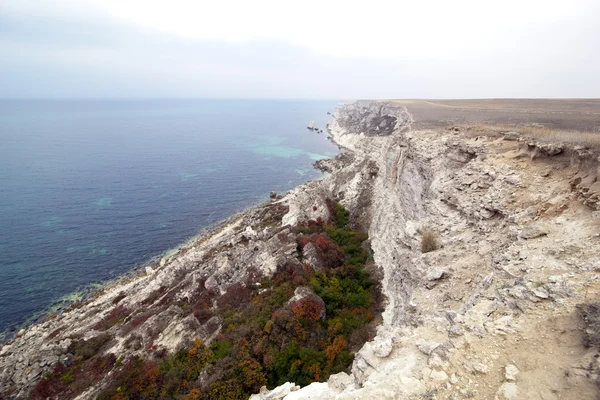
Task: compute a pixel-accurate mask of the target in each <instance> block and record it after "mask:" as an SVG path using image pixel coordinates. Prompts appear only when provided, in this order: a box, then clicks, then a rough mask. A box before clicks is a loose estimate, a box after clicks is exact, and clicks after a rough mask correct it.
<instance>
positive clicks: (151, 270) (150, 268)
mask: <svg viewBox="0 0 600 400" xmlns="http://www.w3.org/2000/svg"><path fill="white" fill-rule="evenodd" d="M153 273H154V270H153V269H152V267H146V275H152V274H153Z"/></svg>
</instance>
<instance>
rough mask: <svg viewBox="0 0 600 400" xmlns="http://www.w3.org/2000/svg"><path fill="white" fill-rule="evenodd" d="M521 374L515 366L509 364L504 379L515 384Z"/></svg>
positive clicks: (505, 369)
mask: <svg viewBox="0 0 600 400" xmlns="http://www.w3.org/2000/svg"><path fill="white" fill-rule="evenodd" d="M519 372H521V371H519V369H518V368H517V367H516V366H515V365H513V364H508V365H507V366H506V367H504V379H506V380H507V381H511V382H514V381H516V380H517V375H519Z"/></svg>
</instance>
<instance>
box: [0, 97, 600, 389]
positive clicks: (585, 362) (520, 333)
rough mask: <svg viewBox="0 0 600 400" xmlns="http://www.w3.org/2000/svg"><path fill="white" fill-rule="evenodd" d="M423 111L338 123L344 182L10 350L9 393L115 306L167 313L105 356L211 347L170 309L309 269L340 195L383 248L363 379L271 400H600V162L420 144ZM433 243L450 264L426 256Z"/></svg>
mask: <svg viewBox="0 0 600 400" xmlns="http://www.w3.org/2000/svg"><path fill="white" fill-rule="evenodd" d="M409 111H410V109H409V108H408V109H407V108H406V106H405V105H398V104H394V103H385V102H357V103H354V104H349V105H346V106H343V107H341V108H340V109H338V110H337V111H336V112H335V115H334V120H333V121H332V122H331V123H330V125H329V131H330V134H331V136H332V138H333V140H334V141H335V142H336V143H338V144H339V145H340V146H342V147H343V148H344V152H343V153H342V154H341V155H339V156H337V157H336V158H334V159H333V160H326V161H321V162H319V163H318V165H319V167H320V168H322V169H325V170H327V171H329V172H330V174H329V175H328V176H326V177H325V178H324V179H322V180H320V181H314V182H309V183H307V184H305V185H302V186H299V187H298V188H296V189H294V190H293V191H291V192H290V193H288V194H286V195H285V196H284V197H283V198H281V199H278V200H276V201H273V202H271V203H269V204H267V205H264V206H261V207H258V208H256V209H253V210H250V211H248V212H246V213H243V214H241V215H240V216H237V217H236V218H233V219H232V220H231V221H228V222H227V223H226V224H224V225H223V226H221V227H220V229H218V230H215V231H214V232H212V233H211V234H209V235H207V236H206V237H205V238H204V239H203V240H201V241H200V242H198V243H197V244H196V245H194V246H193V247H192V248H190V249H188V250H186V251H185V252H184V253H183V254H179V255H177V256H175V257H173V258H171V259H169V260H163V261H161V263H159V264H158V265H156V266H154V268H151V269H149V270H148V271H147V272H146V274H145V275H144V276H138V277H135V278H133V279H131V280H129V281H128V282H125V283H122V284H119V285H115V286H113V287H110V288H107V289H106V290H105V291H104V292H103V293H99V295H98V297H97V298H95V299H94V300H93V301H91V302H89V303H88V304H86V305H84V306H83V307H81V308H74V309H72V310H70V311H67V312H65V313H63V314H61V315H58V316H56V317H55V318H54V319H49V320H47V321H46V322H44V323H42V324H39V325H36V326H34V327H32V328H30V329H28V330H27V331H25V332H24V333H23V334H22V335H21V336H20V337H18V338H16V339H15V340H14V341H13V342H11V343H9V344H6V345H5V346H4V347H2V349H1V350H0V393H2V392H4V391H7V390H9V389H10V388H12V390H13V391H12V392H11V393H12V394H11V396H12V397H15V398H27V396H28V394H29V393H30V390H31V388H32V386H33V385H34V384H35V382H36V381H37V380H39V378H40V376H42V374H43V373H45V372H46V371H48V370H49V369H50V368H51V367H52V366H53V365H54V364H55V363H56V362H58V361H59V360H61V359H62V358H65V357H67V358H68V357H69V354H68V353H67V352H66V349H68V347H69V345H70V343H71V340H72V339H70V338H72V337H83V338H88V337H93V336H95V335H97V333H98V329H99V326H101V322H102V321H106V318H107V317H108V316H110V315H111V313H113V312H114V310H115V309H116V308H117V306H121V307H123V309H126V310H134V309H140V308H143V309H146V310H147V309H153V308H154V309H155V311H157V312H156V313H152V314H148V315H150V316H149V317H148V318H147V319H146V320H143V321H141V319H143V317H144V316H141V315H139V314H134V313H131V314H129V313H127V315H125V316H124V317H123V318H125V319H128V318H134V317H136V316H137V318H141V319H140V321H141V322H140V324H139V326H138V328H136V329H135V330H133V331H131V332H125V333H124V332H123V331H122V330H120V331H119V334H118V335H117V336H115V340H113V341H112V342H110V348H109V349H108V350H107V352H112V353H114V354H117V355H118V354H122V353H127V354H135V353H136V352H143V351H144V349H146V348H147V345H148V344H149V343H151V344H152V345H157V346H161V347H164V348H166V349H169V350H177V349H179V348H181V347H182V346H184V345H186V344H189V343H190V341H191V340H192V339H193V338H194V337H201V338H203V339H204V340H205V341H206V342H210V340H211V338H212V337H214V335H215V334H216V333H218V330H219V329H220V327H221V321H220V320H219V318H218V317H213V318H212V319H210V320H208V321H206V322H205V323H203V324H201V323H200V322H198V320H197V319H194V318H190V316H189V315H186V314H185V312H184V311H183V310H182V309H181V308H179V307H176V306H169V307H165V306H164V304H168V300H169V299H172V298H177V299H178V300H181V299H190V301H192V298H194V296H195V292H194V290H197V288H198V286H199V283H200V282H201V283H202V285H201V286H202V287H204V288H207V289H210V290H213V291H219V292H221V293H224V292H225V291H226V290H227V288H228V287H230V286H231V285H233V284H235V283H238V282H250V281H252V274H253V273H254V272H257V273H261V274H267V275H268V274H270V273H272V272H273V271H274V269H275V268H276V266H277V265H278V263H280V262H281V260H283V259H285V258H286V257H291V256H295V252H296V242H295V239H294V237H293V234H292V233H291V231H290V227H291V226H293V225H295V224H297V223H298V222H301V221H306V220H308V219H313V220H316V219H317V218H319V217H321V218H324V219H326V218H328V217H329V215H327V212H328V211H327V206H326V199H328V198H336V199H339V200H340V202H341V203H342V204H343V205H344V206H345V207H346V208H347V209H348V210H349V211H350V215H351V219H352V221H353V223H354V224H356V225H358V226H361V227H363V228H364V229H366V230H368V233H369V237H370V239H371V247H372V249H373V254H374V260H375V263H376V265H377V267H378V269H379V270H380V279H381V282H382V289H383V292H384V295H385V297H386V303H385V311H384V312H383V314H382V320H381V323H380V325H379V327H378V329H377V336H376V337H375V338H374V339H373V340H372V341H370V342H368V343H366V344H365V345H364V346H363V347H362V349H361V350H360V351H358V352H357V353H356V355H355V359H354V362H353V365H352V369H351V371H349V372H348V373H340V374H337V375H333V376H331V377H330V378H329V380H328V381H326V382H319V383H313V384H311V385H309V386H306V387H303V388H298V387H296V386H295V385H294V383H292V382H290V383H288V384H286V385H283V386H281V387H278V388H276V389H274V390H272V391H268V390H266V389H265V390H263V391H262V392H261V393H260V394H257V395H256V396H255V397H256V398H257V399H279V398H284V397H285V398H286V399H300V398H314V399H317V398H318V399H351V398H360V399H387V398H389V399H412V398H415V399H420V398H440V399H454V398H456V399H458V398H477V399H493V398H499V399H503V398H506V399H534V398H544V399H554V398H555V399H583V398H596V397H597V396H598V389H597V386H596V383H595V381H596V380H597V379H598V377H597V376H596V374H597V371H598V370H599V366H598V365H596V364H597V359H598V358H597V354H598V353H597V351H596V350H595V349H593V348H585V347H584V346H583V344H582V341H581V338H582V331H581V327H582V326H583V325H582V321H581V320H580V319H579V317H578V316H577V313H576V305H577V304H580V303H591V302H595V301H597V300H598V299H597V297H598V295H597V293H599V290H600V280H599V279H598V271H600V236H599V234H598V233H599V232H600V228H599V227H600V215H598V213H597V212H595V211H594V210H595V208H597V207H598V204H599V203H598V195H597V193H598V191H597V190H596V186H597V185H598V183H597V182H598V179H597V178H598V159H597V154H596V153H595V152H594V151H593V150H591V149H588V148H585V147H581V146H572V145H568V144H558V145H554V147H552V146H549V145H548V144H547V143H539V142H537V141H535V140H533V139H526V138H522V137H519V136H515V135H514V133H513V132H508V131H507V132H502V131H477V130H473V129H469V128H465V127H456V128H453V129H421V130H413V116H412V115H411V113H410V112H409ZM425 231H432V232H434V235H435V236H436V237H437V241H438V244H439V248H438V249H437V250H435V251H431V252H427V253H423V252H422V251H421V241H422V236H423V233H424V232H425ZM253 271H254V272H253ZM161 307H162V308H161ZM99 324H100V325H99ZM110 329H112V328H110ZM110 329H109V330H108V331H109V332H112V331H111V330H110ZM116 332H117V331H115V333H116ZM107 379H108V378H107ZM100 385H101V383H100ZM96 390H97V388H94V387H92V388H89V390H87V391H86V392H84V393H83V394H82V395H80V398H93V397H94V394H95V393H96Z"/></svg>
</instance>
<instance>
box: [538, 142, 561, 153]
mask: <svg viewBox="0 0 600 400" xmlns="http://www.w3.org/2000/svg"><path fill="white" fill-rule="evenodd" d="M537 148H538V149H540V150H541V152H542V153H544V154H546V155H548V156H555V155H557V154H560V153H562V152H563V150H564V148H565V147H564V145H563V144H562V143H537Z"/></svg>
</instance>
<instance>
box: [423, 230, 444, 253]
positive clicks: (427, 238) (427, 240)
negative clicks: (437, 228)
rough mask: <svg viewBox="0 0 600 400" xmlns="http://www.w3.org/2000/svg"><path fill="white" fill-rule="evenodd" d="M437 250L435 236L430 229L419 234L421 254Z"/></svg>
mask: <svg viewBox="0 0 600 400" xmlns="http://www.w3.org/2000/svg"><path fill="white" fill-rule="evenodd" d="M439 248H440V244H439V242H438V238H437V234H436V233H435V232H434V231H433V230H431V229H424V230H423V233H422V234H421V253H429V252H430V251H434V250H437V249H439Z"/></svg>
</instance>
